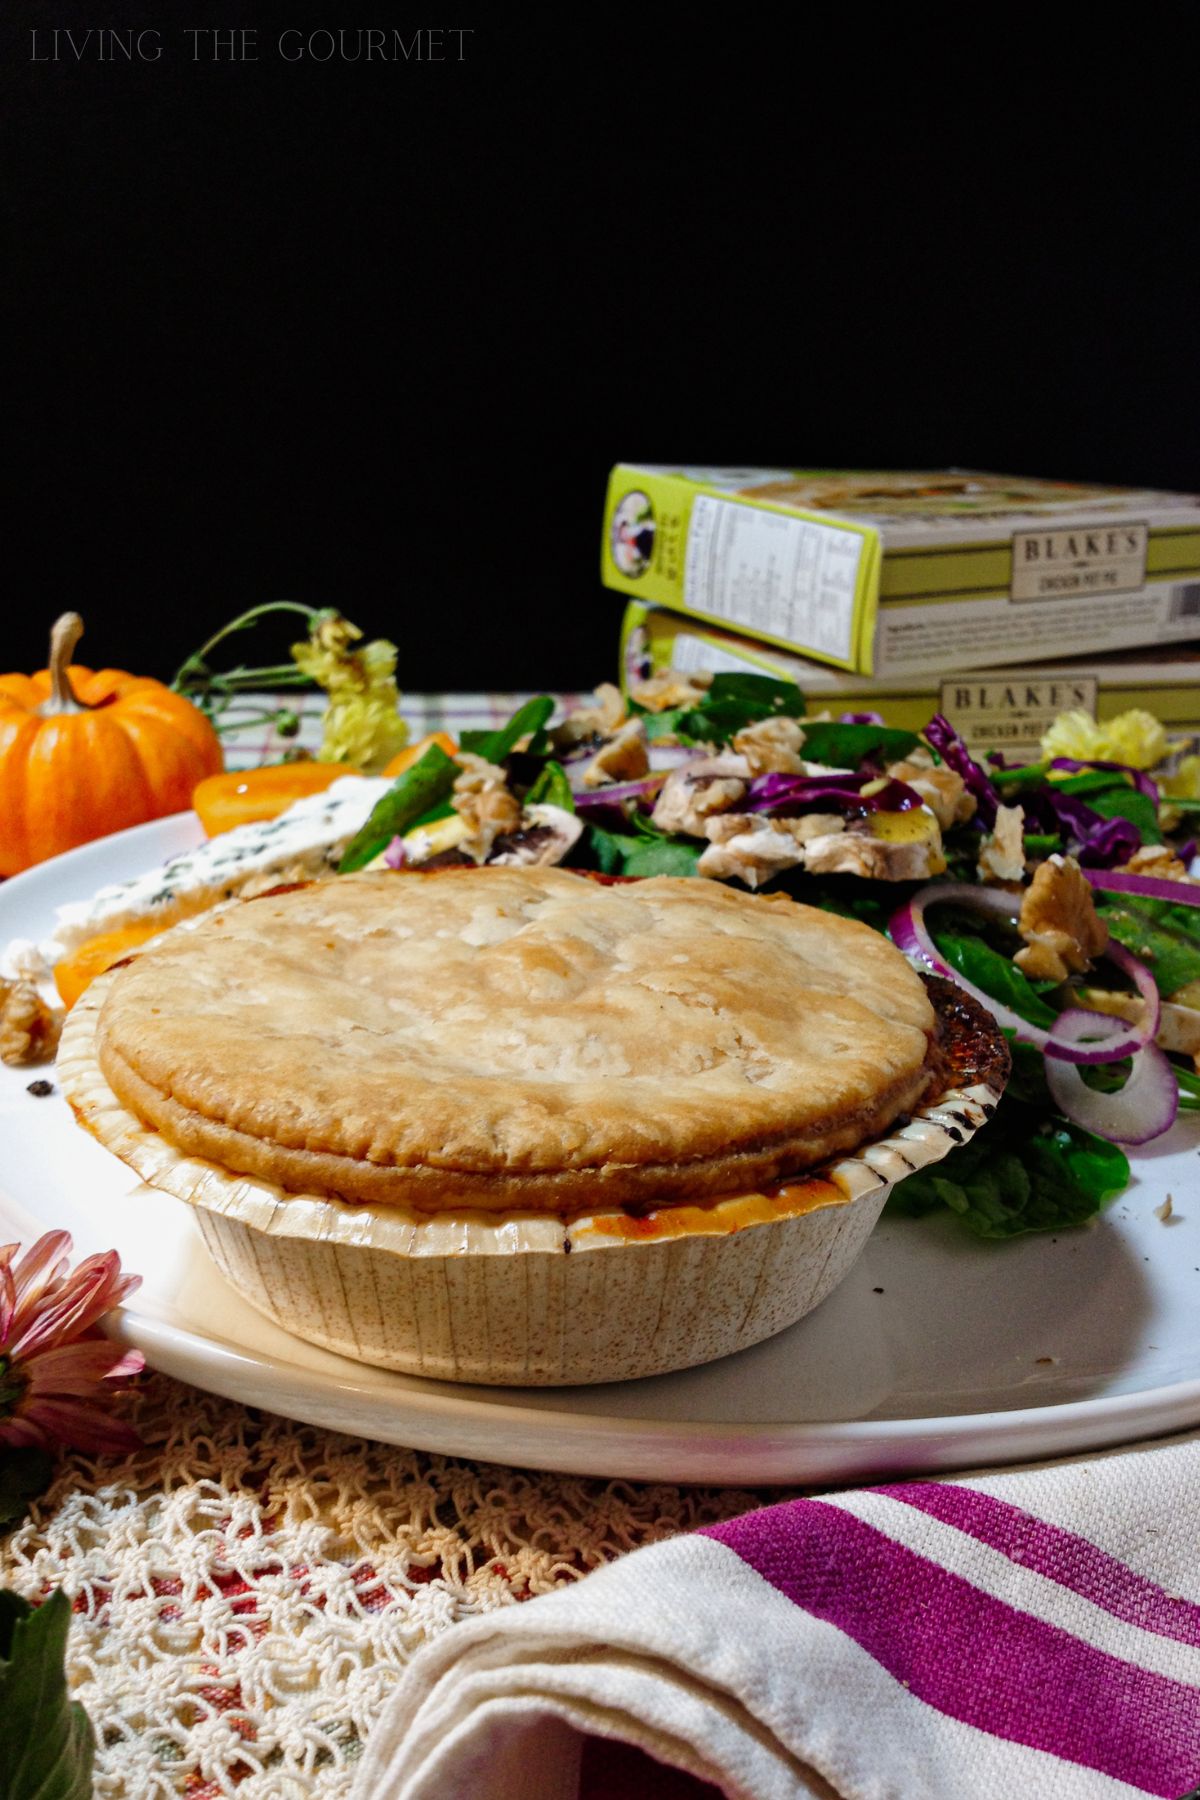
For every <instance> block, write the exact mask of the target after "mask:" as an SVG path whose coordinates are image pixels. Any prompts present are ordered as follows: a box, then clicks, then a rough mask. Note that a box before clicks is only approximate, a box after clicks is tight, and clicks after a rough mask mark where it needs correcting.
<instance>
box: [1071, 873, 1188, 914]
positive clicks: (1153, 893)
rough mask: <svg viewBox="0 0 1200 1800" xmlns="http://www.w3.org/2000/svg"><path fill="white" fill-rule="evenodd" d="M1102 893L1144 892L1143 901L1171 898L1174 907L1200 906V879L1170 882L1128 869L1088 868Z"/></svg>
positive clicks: (1142, 894)
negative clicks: (1137, 873)
mask: <svg viewBox="0 0 1200 1800" xmlns="http://www.w3.org/2000/svg"><path fill="white" fill-rule="evenodd" d="M1083 872H1084V874H1085V875H1086V876H1087V878H1088V880H1089V881H1090V882H1091V884H1092V886H1093V887H1094V888H1099V889H1100V892H1101V893H1102V894H1140V895H1141V896H1142V899H1143V900H1167V901H1169V902H1170V904H1171V905H1172V906H1200V881H1168V880H1167V879H1166V877H1165V876H1162V875H1135V874H1133V873H1132V871H1130V870H1128V869H1085V870H1084V871H1083Z"/></svg>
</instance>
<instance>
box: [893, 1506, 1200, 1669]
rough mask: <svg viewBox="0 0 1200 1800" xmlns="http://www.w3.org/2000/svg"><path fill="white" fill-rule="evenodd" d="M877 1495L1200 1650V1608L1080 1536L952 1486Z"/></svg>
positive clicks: (1116, 1616)
mask: <svg viewBox="0 0 1200 1800" xmlns="http://www.w3.org/2000/svg"><path fill="white" fill-rule="evenodd" d="M875 1492H876V1493H880V1494H889V1495H890V1496H891V1498H892V1499H893V1500H903V1502H904V1504H905V1505H906V1506H915V1507H916V1508H917V1509H918V1511H920V1512H924V1513H929V1514H930V1515H931V1516H932V1517H933V1518H935V1519H941V1520H942V1521H943V1523H944V1524H947V1525H953V1526H955V1527H956V1528H957V1529H958V1530H959V1531H965V1532H966V1533H967V1535H968V1536H969V1537H973V1538H976V1539H978V1541H979V1542H980V1543H981V1544H989V1545H991V1547H992V1549H993V1550H999V1551H1002V1552H1003V1554H1004V1555H1005V1556H1007V1557H1008V1558H1009V1559H1010V1561H1012V1562H1015V1563H1020V1565H1021V1567H1022V1568H1025V1569H1032V1570H1033V1571H1034V1572H1035V1574H1038V1575H1045V1576H1046V1577H1047V1578H1048V1579H1049V1580H1050V1581H1057V1582H1058V1584H1059V1586H1060V1587H1065V1588H1070V1590H1071V1592H1072V1593H1073V1594H1078V1595H1079V1596H1080V1598H1081V1599H1084V1600H1090V1601H1091V1602H1092V1604H1093V1605H1094V1606H1100V1607H1103V1609H1104V1611H1105V1612H1106V1613H1111V1615H1112V1616H1113V1618H1114V1619H1124V1621H1125V1623H1126V1624H1128V1625H1138V1626H1140V1627H1141V1629H1142V1630H1143V1631H1152V1632H1154V1633H1155V1635H1156V1636H1158V1637H1165V1638H1173V1639H1174V1640H1175V1642H1176V1643H1178V1644H1192V1645H1200V1606H1197V1605H1196V1604H1195V1602H1194V1601H1191V1600H1181V1599H1180V1598H1179V1596H1178V1595H1176V1594H1168V1593H1167V1591H1166V1589H1165V1588H1161V1587H1159V1586H1158V1584H1157V1583H1156V1582H1153V1581H1149V1580H1147V1578H1146V1577H1145V1576H1144V1575H1139V1574H1137V1572H1136V1571H1135V1570H1133V1569H1130V1568H1128V1567H1127V1566H1126V1565H1125V1564H1124V1563H1123V1562H1119V1561H1118V1560H1117V1558H1116V1557H1115V1556H1110V1555H1109V1554H1108V1552H1107V1551H1106V1550H1101V1549H1099V1548H1098V1546H1097V1545H1095V1544H1092V1543H1089V1542H1088V1540H1087V1538H1082V1537H1078V1536H1076V1534H1075V1533H1074V1532H1073V1531H1063V1530H1061V1529H1060V1528H1059V1527H1058V1526H1057V1525H1048V1524H1047V1523H1046V1522H1045V1520H1044V1519H1038V1518H1035V1517H1034V1516H1033V1514H1032V1513H1027V1512H1022V1510H1021V1508H1020V1507H1019V1506H1011V1505H1010V1504H1009V1503H1008V1501H1007V1500H996V1499H994V1498H993V1497H992V1495H991V1494H981V1493H978V1492H976V1490H975V1489H974V1488H965V1487H956V1486H955V1485H954V1483H953V1482H950V1481H944V1482H939V1481H913V1482H899V1483H897V1484H896V1485H895V1486H894V1487H881V1488H877V1489H876V1490H875Z"/></svg>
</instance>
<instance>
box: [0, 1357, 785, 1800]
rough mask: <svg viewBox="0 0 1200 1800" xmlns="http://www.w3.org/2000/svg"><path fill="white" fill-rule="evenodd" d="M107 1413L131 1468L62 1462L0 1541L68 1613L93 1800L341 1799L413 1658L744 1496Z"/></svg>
mask: <svg viewBox="0 0 1200 1800" xmlns="http://www.w3.org/2000/svg"><path fill="white" fill-rule="evenodd" d="M129 1404H130V1406H131V1410H132V1416H133V1417H134V1421H135V1423H136V1424H137V1426H138V1429H139V1430H140V1431H141V1433H142V1436H143V1438H144V1439H145V1448H144V1449H142V1450H139V1451H137V1452H135V1453H134V1454H132V1455H130V1456H128V1457H127V1458H125V1459H124V1460H122V1461H112V1460H108V1461H103V1462H96V1461H93V1460H91V1459H89V1458H87V1457H82V1456H73V1457H71V1458H69V1459H68V1460H67V1461H66V1462H65V1463H64V1465H63V1467H62V1468H61V1470H60V1472H59V1474H58V1477H57V1479H56V1481H55V1483H54V1486H53V1488H52V1489H51V1490H50V1492H49V1493H48V1494H47V1495H46V1496H45V1497H44V1498H43V1499H42V1500H41V1501H40V1502H39V1503H38V1504H37V1505H36V1506H35V1507H34V1509H33V1511H32V1513H31V1515H30V1518H29V1520H28V1521H27V1522H26V1523H24V1524H23V1525H21V1526H19V1527H18V1528H17V1529H15V1530H14V1531H13V1532H12V1535H11V1536H10V1537H9V1539H8V1541H7V1543H6V1544H4V1543H3V1542H0V1581H2V1582H3V1585H5V1586H8V1587H13V1588H16V1589H17V1590H18V1591H19V1592H20V1593H22V1594H24V1595H26V1597H28V1598H30V1599H38V1598H40V1597H42V1596H43V1595H44V1594H46V1593H48V1592H49V1591H50V1590H51V1589H52V1588H55V1587H63V1588H65V1589H66V1591H67V1592H68V1594H69V1595H71V1597H72V1598H73V1600H74V1606H75V1620H74V1625H73V1629H72V1634H71V1640H70V1647H69V1653H68V1675H69V1679H70V1682H71V1687H72V1691H73V1694H74V1696H75V1698H76V1699H78V1700H81V1701H82V1702H83V1704H84V1706H85V1707H86V1708H87V1710H88V1713H89V1714H90V1716H91V1719H92V1723H93V1725H94V1726H95V1730H96V1737H97V1740H98V1746H99V1748H98V1754H97V1781H96V1793H97V1795H101V1796H105V1797H109V1796H111V1797H113V1800H116V1797H118V1796H119V1797H121V1800H174V1797H175V1796H177V1795H186V1796H187V1800H216V1796H219V1795H220V1796H225V1795H229V1796H233V1795H236V1796H237V1800H313V1797H314V1796H315V1797H317V1800H334V1797H335V1796H343V1795H345V1794H347V1793H348V1791H349V1788H350V1783H351V1780H352V1776H353V1772H354V1766H355V1763H356V1762H357V1760H358V1757H359V1755H360V1753H361V1750H362V1746H363V1743H364V1741H365V1739H366V1736H367V1734H368V1733H369V1731H370V1729H371V1724H372V1722H373V1720H374V1719H375V1718H376V1717H377V1716H378V1714H379V1712H380V1709H381V1708H382V1706H383V1705H384V1703H385V1701H386V1700H387V1697H388V1694H389V1691H390V1690H391V1688H392V1685H393V1684H394V1682H395V1681H396V1678H397V1676H398V1674H399V1673H400V1671H401V1670H402V1669H403V1667H404V1665H405V1664H406V1662H407V1661H408V1660H409V1658H410V1657H411V1656H412V1655H413V1653H414V1652H415V1651H416V1650H417V1649H418V1648H419V1646H420V1645H421V1644H422V1643H423V1642H424V1641H425V1640H426V1639H427V1638H429V1637H432V1636H433V1635H434V1634H436V1633H437V1632H441V1631H446V1630H449V1629H450V1628H451V1627H452V1626H453V1625H454V1624H455V1622H456V1621H457V1620H459V1619H466V1618H470V1617H472V1616H473V1615H475V1614H476V1613H480V1612H484V1611H486V1610H488V1609H489V1608H491V1607H496V1606H508V1605H512V1604H513V1603H514V1602H516V1601H520V1600H526V1599H529V1598H531V1597H532V1596H533V1595H535V1594H542V1593H546V1592H548V1591H549V1590H550V1589H551V1588H555V1587H558V1586H560V1585H561V1584H562V1583H564V1582H568V1581H574V1580H576V1579H578V1577H579V1576H581V1575H585V1574H586V1573H587V1572H588V1571H589V1570H590V1569H593V1568H596V1567H597V1566H598V1565H599V1564H601V1563H604V1562H607V1561H609V1560H610V1559H611V1558H613V1557H615V1556H618V1555H620V1554H621V1553H622V1552H623V1551H626V1550H632V1549H634V1548H635V1547H636V1546H637V1545H639V1544H646V1543H652V1542H654V1541H655V1540H656V1539H659V1538H663V1537H668V1536H670V1535H671V1534H673V1533H675V1532H678V1531H685V1530H688V1529H691V1528H694V1527H695V1526H698V1525H702V1524H706V1523H709V1522H711V1521H714V1520H717V1519H721V1518H727V1517H729V1516H731V1515H732V1514H734V1513H738V1512H744V1511H746V1510H747V1509H748V1508H749V1507H751V1506H755V1505H759V1504H761V1503H762V1501H763V1499H765V1498H766V1496H763V1495H759V1494H755V1493H751V1492H748V1491H743V1492H738V1491H733V1490H728V1489H725V1490H717V1489H712V1488H682V1489H681V1488H674V1487H666V1486H651V1485H647V1484H639V1483H634V1482H626V1481H600V1480H588V1479H583V1478H576V1477H572V1476H565V1475H543V1474H536V1473H531V1472H526V1471H522V1470H517V1469H506V1468H498V1467H494V1466H488V1465H486V1464H485V1465H477V1464H472V1463H466V1462H459V1461H456V1460H455V1459H453V1458H450V1457H442V1456H430V1455H425V1454H422V1453H419V1452H416V1451H410V1450H399V1449H395V1448H393V1447H391V1446H389V1445H386V1444H372V1443H366V1442H363V1441H362V1440H360V1439H357V1438H348V1437H342V1436H339V1435H338V1434H336V1433H333V1432H327V1431H322V1430H319V1429H317V1428H315V1427H312V1426H307V1425H298V1424H294V1423H292V1422H291V1421H289V1420H286V1419H279V1418H276V1417H274V1416H273V1415H272V1414H268V1413H258V1412H254V1411H251V1410H248V1409H247V1408H246V1407H244V1406H239V1405H237V1404H235V1403H233V1402H231V1401H226V1400H220V1399H217V1398H215V1397H213V1396H212V1395H208V1394H202V1393H199V1392H197V1391H196V1390H195V1389H192V1388H189V1387H185V1386H182V1385H181V1384H179V1383H176V1382H172V1381H169V1380H167V1379H166V1378H165V1377H162V1376H152V1377H147V1378H146V1379H145V1380H144V1381H143V1382H142V1383H140V1384H138V1388H137V1390H136V1394H135V1395H134V1396H131V1398H130V1403H129ZM772 1497H773V1498H778V1497H779V1496H778V1495H777V1494H776V1495H773V1496H772Z"/></svg>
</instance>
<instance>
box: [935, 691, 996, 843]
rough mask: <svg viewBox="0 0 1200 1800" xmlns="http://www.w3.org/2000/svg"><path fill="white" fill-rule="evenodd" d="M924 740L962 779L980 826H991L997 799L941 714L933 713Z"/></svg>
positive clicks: (972, 758)
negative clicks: (971, 799) (971, 798)
mask: <svg viewBox="0 0 1200 1800" xmlns="http://www.w3.org/2000/svg"><path fill="white" fill-rule="evenodd" d="M924 736H925V741H926V743H927V744H930V745H931V746H932V747H933V749H935V750H936V751H937V753H938V755H939V756H940V757H941V759H942V761H943V762H944V763H945V764H946V767H947V768H949V769H953V770H954V773H955V774H956V775H961V776H962V778H963V781H964V783H965V784H966V789H967V792H968V793H969V794H974V796H975V807H976V813H977V817H978V819H979V822H980V824H982V825H986V826H988V827H991V826H993V825H994V824H995V823H996V812H997V810H998V808H999V806H1000V796H999V794H998V793H997V792H996V790H995V788H994V787H993V786H992V783H991V782H990V781H989V780H988V777H987V775H986V774H985V772H984V771H983V770H982V769H981V768H980V766H979V764H978V763H977V762H976V761H975V758H974V757H973V756H972V755H971V752H970V751H969V750H968V749H967V746H966V745H965V744H964V743H963V741H962V739H961V738H960V737H959V735H958V733H957V731H955V729H954V727H953V725H952V724H951V723H950V721H949V719H947V718H946V716H945V715H944V714H943V713H934V715H933V717H932V719H930V721H929V723H928V725H927V726H926V727H925V732H924Z"/></svg>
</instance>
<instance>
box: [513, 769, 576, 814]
mask: <svg viewBox="0 0 1200 1800" xmlns="http://www.w3.org/2000/svg"><path fill="white" fill-rule="evenodd" d="M525 804H526V805H527V806H559V807H561V808H562V810H563V812H574V811H575V795H574V794H573V793H572V791H571V783H570V782H569V781H568V779H567V772H566V770H565V769H564V768H563V766H562V764H561V763H556V762H554V761H553V759H551V760H550V761H548V762H547V763H545V764H544V765H543V767H542V771H541V774H540V775H539V776H538V778H537V780H536V781H535V782H534V784H533V786H532V787H531V788H530V790H529V792H528V793H527V794H526V796H525Z"/></svg>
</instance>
